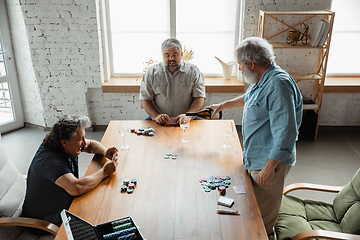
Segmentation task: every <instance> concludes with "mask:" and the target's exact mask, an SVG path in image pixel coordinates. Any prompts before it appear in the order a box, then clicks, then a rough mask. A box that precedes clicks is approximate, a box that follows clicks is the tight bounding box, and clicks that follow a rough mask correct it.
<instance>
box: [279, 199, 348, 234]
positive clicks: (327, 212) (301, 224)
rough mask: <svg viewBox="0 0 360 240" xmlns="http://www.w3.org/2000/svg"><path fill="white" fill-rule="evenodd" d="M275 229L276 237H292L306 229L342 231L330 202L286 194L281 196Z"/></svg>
mask: <svg viewBox="0 0 360 240" xmlns="http://www.w3.org/2000/svg"><path fill="white" fill-rule="evenodd" d="M315 209H316V210H315ZM275 229H276V234H277V237H278V239H292V238H293V237H294V236H295V235H296V234H298V233H300V232H303V231H308V230H328V231H334V232H342V231H341V228H340V225H339V224H338V223H337V219H336V216H335V213H334V211H333V208H332V205H331V204H328V203H324V202H317V201H312V200H301V199H299V198H296V197H293V196H288V195H284V196H283V199H282V202H281V207H280V212H279V217H278V219H277V222H276V228H275Z"/></svg>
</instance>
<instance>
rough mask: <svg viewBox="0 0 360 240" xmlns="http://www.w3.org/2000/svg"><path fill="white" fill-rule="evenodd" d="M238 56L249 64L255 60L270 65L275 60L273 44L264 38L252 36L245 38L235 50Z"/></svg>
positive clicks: (263, 65) (257, 63) (256, 62)
mask: <svg viewBox="0 0 360 240" xmlns="http://www.w3.org/2000/svg"><path fill="white" fill-rule="evenodd" d="M235 53H236V58H237V60H239V61H240V62H243V63H245V64H248V63H249V61H253V62H254V63H255V64H256V65H260V66H262V67H266V68H267V67H269V66H270V65H271V64H272V63H273V62H274V61H275V54H274V49H273V46H272V45H271V44H270V43H269V42H268V41H267V40H266V39H263V38H259V37H250V38H246V39H244V40H243V41H242V42H241V43H240V44H239V45H238V46H237V47H236V50H235Z"/></svg>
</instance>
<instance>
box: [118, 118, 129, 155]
mask: <svg viewBox="0 0 360 240" xmlns="http://www.w3.org/2000/svg"><path fill="white" fill-rule="evenodd" d="M118 127H119V134H121V135H122V136H123V139H124V145H122V146H121V147H120V149H121V150H128V149H129V148H130V146H129V145H126V142H125V136H126V134H127V133H128V132H129V126H128V124H127V122H120V123H119V125H118Z"/></svg>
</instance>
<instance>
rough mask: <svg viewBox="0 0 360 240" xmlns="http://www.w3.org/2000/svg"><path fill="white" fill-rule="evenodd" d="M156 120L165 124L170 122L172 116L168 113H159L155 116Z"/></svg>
mask: <svg viewBox="0 0 360 240" xmlns="http://www.w3.org/2000/svg"><path fill="white" fill-rule="evenodd" d="M154 120H155V122H157V123H158V124H160V125H165V124H167V123H168V122H169V120H170V117H169V116H168V115H167V114H159V115H157V116H156V117H155V118H154Z"/></svg>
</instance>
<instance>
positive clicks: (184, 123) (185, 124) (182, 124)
mask: <svg viewBox="0 0 360 240" xmlns="http://www.w3.org/2000/svg"><path fill="white" fill-rule="evenodd" d="M189 125H190V121H188V119H186V118H185V117H181V118H180V127H181V128H182V129H183V130H184V137H183V138H182V139H181V140H180V142H181V143H187V142H189V140H188V139H185V131H186V129H187V128H188V127H189Z"/></svg>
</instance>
